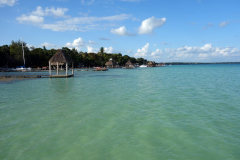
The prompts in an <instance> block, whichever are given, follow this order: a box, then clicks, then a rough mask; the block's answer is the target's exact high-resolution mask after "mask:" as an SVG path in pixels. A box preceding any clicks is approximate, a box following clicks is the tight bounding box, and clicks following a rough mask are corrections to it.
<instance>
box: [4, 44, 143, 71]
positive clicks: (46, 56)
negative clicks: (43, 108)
mask: <svg viewBox="0 0 240 160" xmlns="http://www.w3.org/2000/svg"><path fill="white" fill-rule="evenodd" d="M22 44H23V48H24V55H25V56H24V57H25V64H26V67H32V68H37V67H44V66H48V61H49V60H50V58H51V57H52V56H53V55H54V54H55V53H56V52H57V49H49V50H48V49H46V47H45V46H43V48H34V47H30V48H28V47H27V43H25V42H23V43H22V42H21V41H20V40H18V41H12V42H11V44H10V45H3V46H0V67H9V68H14V67H16V66H21V65H23V50H22ZM62 49H64V50H65V51H66V53H67V54H68V55H69V56H70V57H71V58H72V59H73V61H74V67H79V66H82V65H84V66H88V67H93V66H102V65H103V66H105V63H106V62H107V61H109V59H110V58H112V59H113V60H114V61H116V62H118V64H119V65H120V66H125V64H126V63H127V61H128V60H130V61H131V62H132V63H139V65H141V64H143V62H144V63H146V62H147V60H146V59H143V58H137V59H136V58H134V57H129V56H128V55H124V56H123V55H122V54H121V53H113V54H109V53H106V52H105V51H104V48H103V47H101V48H100V50H99V52H98V53H87V52H82V51H80V52H78V51H77V50H76V49H75V48H73V49H70V48H68V47H62Z"/></svg>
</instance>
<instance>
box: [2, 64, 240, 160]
mask: <svg viewBox="0 0 240 160" xmlns="http://www.w3.org/2000/svg"><path fill="white" fill-rule="evenodd" d="M1 74H3V73H1ZM34 74H35V73H34ZM46 74H47V72H46ZM239 122H240V65H190V66H166V67H158V68H138V69H130V70H127V69H110V70H109V71H107V72H83V71H75V77H74V78H68V79H65V78H62V79H48V78H39V79H32V80H21V81H13V82H5V83H0V159H3V160H4V159H18V160H28V159H29V160H32V159H46V160H47V159H49V160H53V159H56V160H59V159H101V160H102V159H111V160H115V159H116V160H128V159H129V160H133V159H138V160H141V159H142V160H146V159H148V160H151V159H152V160H159V159H178V160H181V159H183V160H186V159H190V160H192V159H194V160H195V159H196V160H197V159H201V160H202V159H217V160H221V159H229V160H230V159H231V160H238V159H240V123H239Z"/></svg>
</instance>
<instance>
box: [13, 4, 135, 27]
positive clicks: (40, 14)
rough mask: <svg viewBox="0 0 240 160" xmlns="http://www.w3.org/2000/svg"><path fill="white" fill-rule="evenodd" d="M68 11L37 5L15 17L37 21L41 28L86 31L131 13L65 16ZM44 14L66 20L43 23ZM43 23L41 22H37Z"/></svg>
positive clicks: (125, 17) (126, 17)
mask: <svg viewBox="0 0 240 160" xmlns="http://www.w3.org/2000/svg"><path fill="white" fill-rule="evenodd" d="M66 11H68V9H67V8H54V7H52V8H48V7H47V8H45V9H42V7H41V6H38V7H37V8H36V10H35V11H33V12H31V13H30V14H29V15H25V14H23V15H22V16H20V17H17V18H16V19H17V20H18V21H19V22H20V23H22V22H28V23H29V22H31V23H32V25H36V23H38V25H37V26H38V27H40V28H42V29H50V30H53V31H66V30H70V31H82V32H84V31H87V30H92V29H106V28H107V27H110V26H111V25H114V24H113V23H112V22H114V21H122V20H125V19H129V18H130V17H131V15H127V14H119V15H114V16H107V17H88V16H84V17H73V18H71V17H70V16H66V15H65V12H66ZM44 16H54V17H64V18H67V19H66V20H62V21H53V22H52V23H48V24H46V23H44ZM104 21H105V22H106V21H107V22H111V23H112V24H111V25H109V24H101V25H100V24H98V23H100V22H102V23H103V22H104ZM39 23H43V24H41V25H40V24H39Z"/></svg>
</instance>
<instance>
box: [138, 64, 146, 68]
mask: <svg viewBox="0 0 240 160" xmlns="http://www.w3.org/2000/svg"><path fill="white" fill-rule="evenodd" d="M139 67H148V66H147V65H146V64H143V65H140V66H139Z"/></svg>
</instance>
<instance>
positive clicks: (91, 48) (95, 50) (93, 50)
mask: <svg viewBox="0 0 240 160" xmlns="http://www.w3.org/2000/svg"><path fill="white" fill-rule="evenodd" d="M98 51H99V49H96V48H93V47H91V46H87V52H88V53H97V52H98Z"/></svg>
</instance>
